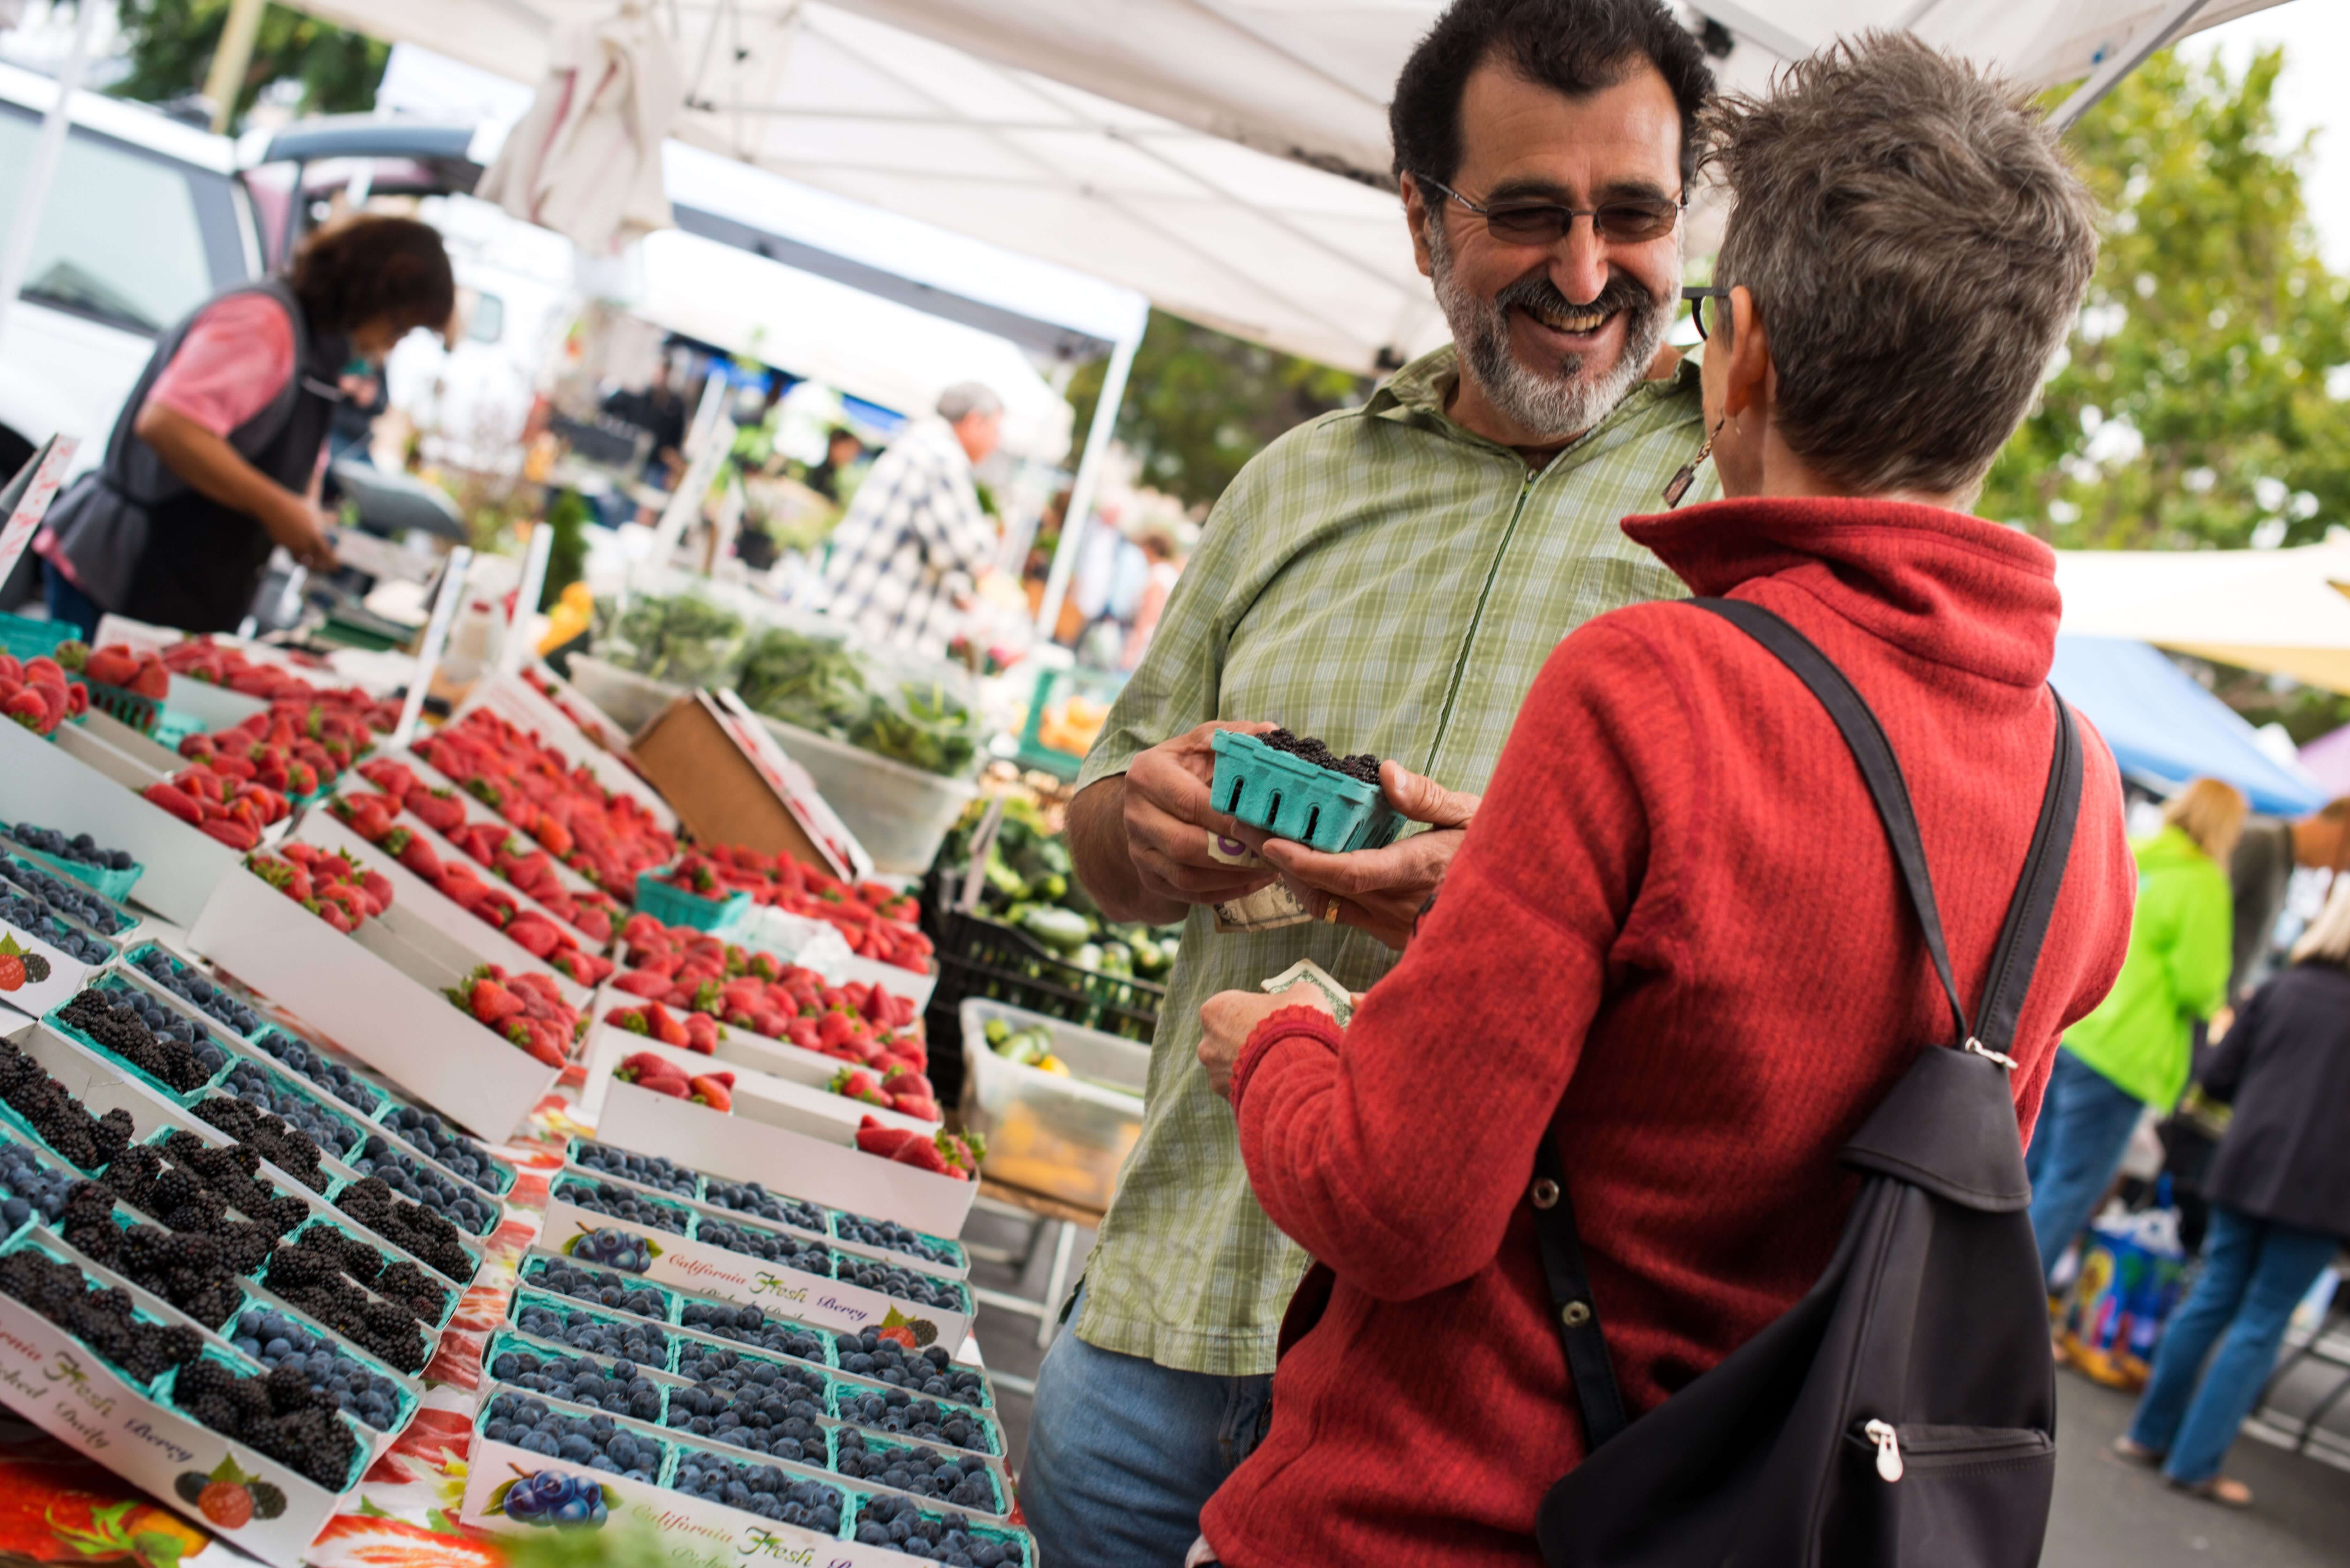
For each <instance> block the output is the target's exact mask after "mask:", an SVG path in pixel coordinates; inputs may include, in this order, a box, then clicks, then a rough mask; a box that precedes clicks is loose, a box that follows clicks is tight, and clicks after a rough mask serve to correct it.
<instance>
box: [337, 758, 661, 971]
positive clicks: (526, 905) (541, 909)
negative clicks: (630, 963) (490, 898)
mask: <svg viewBox="0 0 2350 1568" xmlns="http://www.w3.org/2000/svg"><path fill="white" fill-rule="evenodd" d="M401 760H403V761H412V760H413V759H410V758H409V757H408V756H407V754H406V753H401ZM334 793H335V794H350V795H354V796H359V795H369V794H374V795H383V794H384V792H383V791H381V790H380V789H378V788H376V787H375V785H373V784H369V782H368V781H367V780H365V779H363V778H361V777H360V776H359V773H358V772H357V770H354V771H352V772H351V773H350V774H348V775H346V776H345V777H344V779H343V781H342V783H341V784H339V785H338V786H337V787H336V790H335V792H334ZM331 798H332V796H329V797H328V799H331ZM384 798H385V799H387V800H388V799H390V796H389V795H384ZM475 804H476V805H477V806H478V805H479V803H478V802H476V803H475ZM310 809H311V810H313V811H315V812H317V813H319V814H321V815H328V816H331V815H333V813H332V812H330V811H328V808H327V801H325V800H322V801H320V802H318V803H317V805H314V806H312V807H311V808H310ZM338 820H339V819H338ZM393 826H397V827H404V828H406V829H408V831H409V832H411V833H412V834H414V835H415V836H417V837H419V838H421V839H422V840H423V841H424V842H425V844H426V846H429V847H430V848H431V849H432V853H433V854H434V855H436V856H438V857H440V858H441V860H442V863H443V864H444V865H451V866H463V867H469V868H471V869H472V871H473V874H474V875H475V876H478V877H481V879H482V880H483V881H484V882H487V883H488V884H489V885H490V886H491V887H493V888H496V889H497V890H498V891H499V892H501V893H504V894H505V895H506V896H507V897H508V898H512V899H513V900H514V901H515V906H516V907H517V908H519V909H526V910H529V911H530V912H531V913H533V914H538V915H544V916H546V918H547V919H550V920H553V921H554V922H555V923H556V927H557V928H558V929H562V930H565V931H567V932H569V933H570V936H571V940H573V941H575V942H577V943H578V944H579V946H580V947H581V949H583V950H586V951H587V952H591V953H600V952H602V951H604V950H606V949H607V948H608V947H610V946H611V943H610V942H609V941H598V940H596V939H595V938H594V937H592V936H590V935H588V934H587V932H586V931H583V930H581V929H579V928H578V927H577V926H575V925H573V924H572V923H571V922H570V921H568V920H567V919H564V918H563V917H562V916H560V915H558V914H556V912H555V911H554V910H552V909H548V908H547V907H546V905H544V904H542V903H540V902H539V901H538V900H537V899H536V898H532V897H531V896H530V895H529V894H527V893H525V892H524V891H523V890H522V889H521V888H517V887H515V885H514V884H513V883H512V882H509V881H507V880H506V879H505V878H504V877H502V876H500V875H499V874H498V873H497V872H495V871H493V870H492V869H490V867H487V866H484V865H483V864H482V863H481V862H480V861H478V860H476V859H474V858H473V857H472V856H470V855H468V854H466V853H465V852H464V851H463V850H462V849H460V848H458V847H457V846H455V845H453V844H452V843H450V842H449V840H448V839H446V838H444V837H442V836H441V834H440V833H439V832H438V831H437V830H436V829H434V828H432V826H428V825H427V824H426V823H424V822H423V821H422V820H421V819H420V818H419V817H418V816H417V815H416V814H415V813H414V812H412V811H406V810H403V811H402V812H401V814H400V815H399V816H398V817H396V818H394V819H393ZM352 836H353V837H354V838H356V837H358V835H356V834H353V835H352ZM517 836H523V835H519V834H518V835H517ZM359 841H360V842H361V843H365V842H366V840H364V839H361V840H359ZM369 849H370V851H371V852H372V855H373V860H370V861H369V864H370V865H372V864H373V863H374V861H375V860H390V859H391V858H392V857H390V856H389V855H387V854H385V853H384V852H383V851H382V850H380V849H377V848H375V847H374V846H372V845H370V846H369ZM411 875H413V873H411ZM434 891H435V892H438V891H439V889H438V888H435V889H434ZM443 896H444V897H445V895H443ZM627 914H628V911H627V910H626V909H622V910H621V919H626V918H627ZM465 918H466V919H469V920H470V919H473V916H471V915H468V916H466V917H465ZM613 935H614V936H615V937H617V936H618V935H619V927H618V925H617V924H616V925H615V927H614V929H613Z"/></svg>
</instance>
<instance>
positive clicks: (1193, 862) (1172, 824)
mask: <svg viewBox="0 0 2350 1568" xmlns="http://www.w3.org/2000/svg"><path fill="white" fill-rule="evenodd" d="M1273 728H1274V726H1273V725H1271V724H1234V723H1222V722H1218V723H1209V724H1201V725H1200V726H1199V727H1198V728H1197V729H1193V730H1189V731H1186V732H1184V733H1182V734H1180V735H1178V736H1176V737H1175V738H1174V739H1173V740H1171V741H1165V742H1160V743H1159V744H1158V745H1156V746H1153V747H1151V748H1150V749H1149V751H1147V752H1144V753H1142V754H1141V755H1139V756H1138V757H1136V758H1135V759H1134V762H1133V763H1132V765H1131V766H1129V767H1128V769H1127V770H1126V789H1125V792H1124V797H1123V805H1124V811H1125V823H1126V851H1127V855H1128V857H1129V858H1131V859H1132V860H1133V862H1134V871H1135V876H1136V877H1137V879H1138V880H1139V882H1140V884H1141V890H1142V891H1143V893H1145V894H1146V895H1148V896H1149V897H1150V898H1156V899H1159V900H1163V901H1164V902H1166V903H1169V904H1221V903H1222V902H1223V901H1224V900H1225V899H1227V898H1245V897H1247V896H1248V895H1249V894H1251V893H1253V892H1255V891H1256V890H1257V889H1258V888H1266V887H1270V886H1271V885H1272V884H1273V882H1274V875H1273V873H1272V872H1270V871H1267V870H1265V869H1264V868H1263V867H1256V866H1233V865H1231V864H1229V863H1228V862H1226V861H1223V860H1219V859H1218V858H1216V857H1215V856H1214V855H1212V854H1211V853H1210V852H1209V846H1210V845H1211V843H1213V842H1214V840H1216V839H1217V838H1220V837H1221V838H1230V839H1234V840H1238V839H1240V838H1241V836H1242V835H1243V833H1246V832H1247V831H1248V830H1247V829H1244V828H1243V827H1242V826H1240V824H1238V823H1236V822H1234V821H1233V820H1232V818H1231V817H1229V816H1227V815H1224V814H1223V813H1222V812H1220V811H1218V810H1217V809H1216V808H1215V804H1214V803H1213V802H1212V801H1211V800H1210V799H1209V797H1208V786H1209V784H1211V783H1213V782H1214V779H1215V774H1216V753H1215V743H1214V742H1212V741H1211V739H1210V738H1209V737H1210V736H1211V735H1213V734H1214V733H1215V732H1217V731H1218V730H1240V731H1243V732H1246V733H1249V734H1253V735H1256V734H1263V732H1265V731H1267V730H1270V729H1273ZM1251 836H1252V837H1262V835H1251Z"/></svg>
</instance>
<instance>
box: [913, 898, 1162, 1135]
mask: <svg viewBox="0 0 2350 1568" xmlns="http://www.w3.org/2000/svg"><path fill="white" fill-rule="evenodd" d="M938 962H939V983H938V989H937V990H935V991H933V992H931V1004H930V1007H929V1009H928V1013H927V1015H928V1017H929V1018H930V1020H931V1024H930V1033H931V1060H932V1062H933V1064H935V1063H936V1062H937V1060H938V1058H939V1057H940V1055H941V1054H942V1051H941V1046H942V1044H949V1045H951V1043H953V1042H958V1041H960V1040H961V1039H962V1023H961V1022H960V1015H959V1009H960V1008H961V1006H962V1000H963V998H965V997H967V996H978V997H984V998H985V999H986V1000H988V1001H990V1002H1003V1003H1006V1004H1007V1005H1009V1006H1013V1007H1019V1008H1024V1009H1026V1010H1027V1011H1028V1012H1040V1013H1043V1014H1044V1015H1045V1017H1047V1018H1058V1019H1063V1020H1065V1021H1066V1022H1068V1023H1082V1024H1084V1025H1085V1026H1086V1027H1087V1028H1088V1029H1098V1030H1100V1031H1102V1033H1106V1034H1116V1035H1118V1036H1120V1037H1121V1038H1124V1039H1128V1040H1139V1041H1140V1042H1142V1043H1143V1044H1149V1043H1150V1037H1151V1035H1152V1033H1155V1032H1156V1031H1157V1029H1158V1027H1159V1005H1160V1004H1161V1003H1162V1002H1165V1001H1166V998H1167V988H1166V987H1165V986H1163V985H1159V984H1157V983H1155V982H1153V981H1147V980H1136V979H1131V978H1129V977H1128V976H1125V975H1117V974H1104V973H1101V972H1099V971H1096V970H1089V969H1081V968H1079V967H1078V966H1077V965H1076V964H1073V963H1071V962H1070V961H1068V960H1067V959H1066V958H1064V957H1063V956H1062V955H1061V954H1059V953H1056V952H1055V951H1053V950H1051V949H1050V948H1048V947H1046V946H1045V944H1044V943H1042V942H1039V941H1037V940H1035V938H1033V937H1030V936H1029V935H1027V934H1026V933H1025V932H1023V931H1020V930H1016V929H1014V928H1013V927H1010V926H1007V925H1004V924H1003V923H1002V922H1001V921H997V920H991V919H986V918H985V917H983V916H980V915H972V914H963V913H961V912H959V911H956V910H953V909H945V910H941V911H940V913H939V944H938ZM941 1090H943V1085H941ZM941 1103H943V1102H941Z"/></svg>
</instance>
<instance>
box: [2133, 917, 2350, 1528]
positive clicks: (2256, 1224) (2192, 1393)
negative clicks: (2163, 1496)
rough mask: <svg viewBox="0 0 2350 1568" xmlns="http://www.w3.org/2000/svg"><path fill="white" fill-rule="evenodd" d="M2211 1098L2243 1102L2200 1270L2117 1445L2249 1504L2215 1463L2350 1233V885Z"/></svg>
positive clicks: (2310, 937)
mask: <svg viewBox="0 0 2350 1568" xmlns="http://www.w3.org/2000/svg"><path fill="white" fill-rule="evenodd" d="M2203 1093H2204V1095H2205V1096H2206V1097H2208V1098H2210V1099H2214V1100H2219V1101H2221V1102H2231V1103H2232V1104H2233V1105H2234V1106H2235V1114H2234V1116H2232V1117H2231V1118H2230V1121H2229V1124H2228V1131H2227V1135H2226V1136H2225V1137H2222V1138H2221V1139H2220V1152H2219V1155H2218V1157H2217V1158H2215V1159H2214V1160H2213V1161H2212V1165H2211V1170H2210V1175H2209V1176H2208V1177H2206V1178H2205V1180H2204V1190H2205V1193H2206V1195H2207V1196H2208V1197H2209V1198H2210V1203H2211V1228H2210V1234H2209V1236H2208V1237H2207V1239H2206V1240H2205V1241H2204V1256H2203V1272H2202V1273H2201V1274H2199V1275H2198V1276H2197V1278H2196V1282H2195V1286H2194V1289H2192V1290H2191V1291H2189V1293H2188V1294H2187V1299H2186V1300H2185V1301H2184V1302H2182V1303H2179V1305H2178V1309H2177V1311H2176V1312H2174V1313H2173V1314H2172V1315H2171V1319H2170V1323H2169V1324H2168V1326H2167V1327H2166V1328H2165V1329H2164V1330H2163V1335H2162V1343H2161V1344H2160V1345H2158V1347H2157V1348H2156V1351H2155V1355H2154V1369H2153V1372H2152V1374H2151V1375H2150V1376H2148V1378H2147V1386H2146V1396H2145V1397H2144V1398H2142V1399H2140V1400H2139V1401H2138V1407H2137V1417H2136V1418H2135V1419H2134V1420H2132V1421H2131V1423H2130V1429H2129V1431H2128V1433H2127V1434H2126V1436H2124V1437H2122V1438H2119V1439H2118V1440H2116V1443H2115V1444H2114V1448H2115V1449H2116V1451H2117V1452H2119V1453H2120V1454H2121V1455H2122V1456H2123V1457H2124V1458H2126V1459H2135V1460H2137V1461H2139V1462H2141V1463H2146V1464H2155V1463H2159V1464H2160V1465H2161V1466H2162V1473H2163V1476H2164V1478H2165V1479H2166V1480H2168V1481H2169V1482H2170V1483H2171V1484H2172V1485H2173V1486H2177V1487H2180V1488H2183V1489H2185V1490H2189V1491H2192V1492H2195V1493H2198V1494H2199V1495H2201V1496H2204V1497H2208V1498H2210V1499H2212V1500H2213V1501H2218V1502H2224V1503H2230V1504H2232V1505H2234V1506H2236V1507H2239V1508H2241V1507H2244V1506H2246V1505H2247V1504H2249V1503H2250V1502H2251V1501H2252V1494H2251V1489H2250V1488H2249V1487H2247V1486H2245V1485H2244V1483H2243V1482H2241V1481H2240V1480H2234V1479H2233V1478H2232V1477H2229V1476H2223V1475H2221V1474H2220V1461H2221V1460H2222V1459H2225V1458H2226V1457H2227V1453H2228V1447H2229V1445H2230V1444H2231V1443H2233V1442H2234V1441H2235V1440H2236V1428H2239V1427H2241V1425H2243V1421H2244V1417H2246V1416H2248V1415H2250V1414H2251V1408H2252V1401H2253V1400H2255V1399H2256V1398H2258V1397H2260V1392H2261V1386H2262V1384H2264V1383H2265V1382H2266V1381H2267V1380H2268V1376H2269V1373H2270V1371H2271V1369H2272V1368H2273V1367H2274V1366H2276V1357H2277V1346H2278V1345H2279V1344H2280V1343H2282V1340H2283V1338H2284V1331H2285V1324H2286V1322H2287V1320H2288V1319H2290V1318H2291V1317H2292V1315H2293V1308H2294V1306H2295V1305H2297V1304H2298V1303H2300V1301H2301V1299H2302V1298H2303V1296H2304V1295H2306V1294H2308V1293H2309V1287H2310V1286H2311V1285H2312V1284H2314V1283H2315V1282H2316V1280H2317V1276H2318V1273H2319V1272H2320V1271H2322V1270H2323V1269H2324V1267H2325V1265H2326V1264H2327V1263H2329V1262H2332V1261H2333V1260H2334V1255H2335V1254H2336V1253H2337V1252H2339V1251H2341V1250H2342V1244H2343V1241H2344V1239H2345V1238H2350V1139H2345V1137H2343V1129H2344V1128H2345V1127H2350V884H2342V883H2337V884H2336V885H2335V887H2334V895H2333V897H2332V898H2328V899H2327V900H2326V904H2325V912H2324V914H2323V915H2321V916H2319V917H2318V919H2317V922H2316V923H2315V924H2314V925H2313V926H2311V927H2310V929H2308V930H2307V931H2305V932H2303V935H2302V938H2301V940H2299V941H2298V942H2295V943H2294V944H2293V953H2292V967H2291V968H2288V969H2287V970H2285V971H2284V972H2282V974H2279V975H2278V976H2276V977H2275V978H2274V979H2272V980H2271V981H2269V982H2268V983H2267V984H2266V985H2264V986H2262V988H2261V989H2260V990H2259V991H2258V992H2254V993H2253V995H2252V998H2251V1001H2250V1002H2247V1003H2246V1004H2245V1005H2244V1008H2243V1010H2242V1011H2241V1012H2239V1013H2238V1014H2237V1015H2236V1021H2235V1023H2234V1024H2233V1025H2232V1026H2231V1027H2230V1029H2229V1031H2228V1033H2227V1034H2226V1035H2225V1037H2223V1038H2222V1039H2221V1040H2220V1045H2219V1049H2218V1052H2217V1053H2216V1054H2214V1055H2213V1057H2212V1058H2211V1061H2210V1065H2209V1066H2208V1067H2206V1068H2205V1069H2204V1073H2203ZM2213 1345H2218V1346H2219V1354H2217V1355H2212V1346H2213ZM2206 1357H2210V1366H2209V1367H2208V1369H2207V1368H2206V1366H2205V1365H2204V1362H2205V1358H2206Z"/></svg>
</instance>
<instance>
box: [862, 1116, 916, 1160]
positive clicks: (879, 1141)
mask: <svg viewBox="0 0 2350 1568" xmlns="http://www.w3.org/2000/svg"><path fill="white" fill-rule="evenodd" d="M915 1136H916V1135H915V1134H913V1133H911V1132H909V1131H908V1130H907V1129H906V1128H904V1127H885V1126H883V1125H882V1124H881V1123H880V1122H878V1121H876V1120H875V1119H874V1118H873V1117H871V1116H867V1117H866V1118H865V1119H864V1120H862V1121H860V1122H858V1124H857V1147H858V1148H860V1149H862V1150H864V1151H865V1152H866V1153H867V1154H878V1155H879V1156H880V1157H881V1158H884V1159H887V1158H889V1157H890V1156H892V1155H894V1154H896V1153H897V1152H898V1151H899V1149H900V1148H903V1147H905V1146H906V1144H907V1143H908V1141H909V1140H910V1139H912V1138H913V1137H915Z"/></svg>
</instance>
